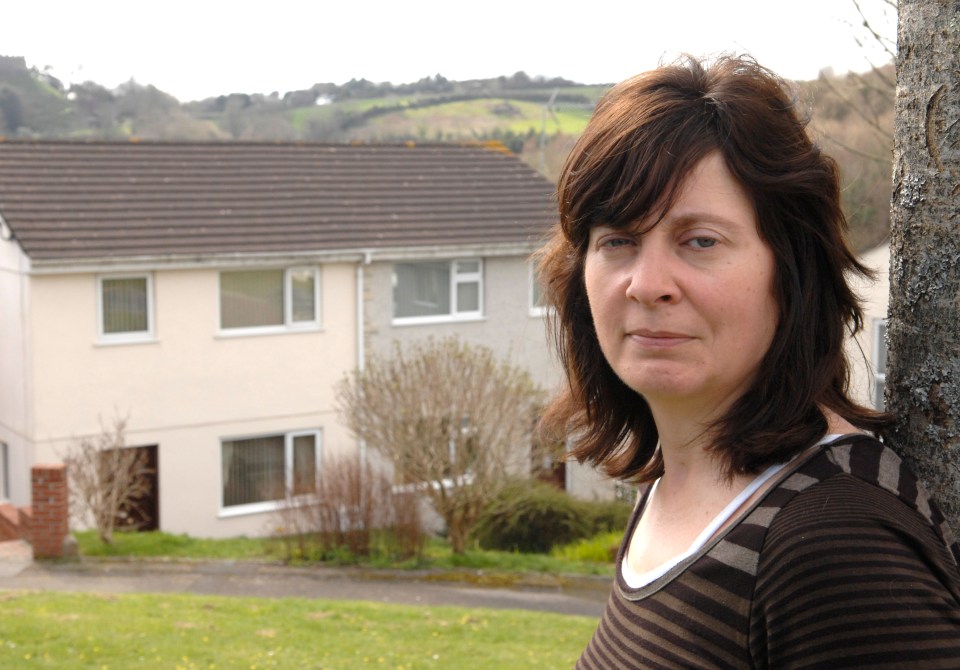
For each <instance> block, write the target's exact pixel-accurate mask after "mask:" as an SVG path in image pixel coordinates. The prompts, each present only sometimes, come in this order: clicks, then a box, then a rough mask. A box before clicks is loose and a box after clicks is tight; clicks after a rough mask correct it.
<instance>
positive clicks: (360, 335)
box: [357, 249, 373, 463]
mask: <svg viewBox="0 0 960 670" xmlns="http://www.w3.org/2000/svg"><path fill="white" fill-rule="evenodd" d="M372 261H373V251H372V250H370V249H365V250H364V252H363V259H362V261H361V262H360V263H358V264H357V370H359V371H360V372H363V368H364V363H365V362H366V348H365V342H364V339H365V338H364V318H363V317H364V310H363V308H364V304H363V302H364V301H363V296H364V286H363V273H364V270H365V269H366V267H367V266H368V265H370V263H371V262H372ZM358 446H359V451H360V462H361V463H365V462H366V460H367V445H366V443H365V442H364V441H363V440H360V444H359V445H358Z"/></svg>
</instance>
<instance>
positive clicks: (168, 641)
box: [0, 591, 596, 670]
mask: <svg viewBox="0 0 960 670" xmlns="http://www.w3.org/2000/svg"><path fill="white" fill-rule="evenodd" d="M595 627H596V620H595V619H591V618H588V617H574V616H566V615H559V614H545V613H539V612H525V611H515V610H489V609H465V608H454V607H411V606H401V605H384V604H375V603H355V602H331V601H324V600H307V599H300V598H281V599H270V600H264V599H255V598H232V597H219V596H197V595H91V594H69V593H36V592H16V591H13V592H6V593H0V668H4V669H5V670H19V669H20V668H25V669H26V668H57V669H58V670H73V669H80V668H83V669H87V668H89V669H95V670H137V669H147V668H149V669H151V670H153V669H155V668H163V669H170V670H175V669H182V670H194V669H206V670H213V669H216V668H222V669H231V670H232V669H234V668H238V669H243V670H260V669H262V668H291V669H293V668H296V669H297V670H303V669H309V670H321V669H324V670H332V669H336V668H343V669H347V668H385V669H390V670H401V669H402V670H417V669H420V668H456V669H458V670H472V669H476V670H480V669H483V670H489V669H492V668H510V669H511V670H515V669H523V668H537V669H549V668H564V669H567V668H570V667H572V666H573V664H574V663H575V662H576V659H577V657H578V656H579V654H580V652H581V651H582V650H583V648H584V646H586V644H587V641H588V640H589V638H590V635H591V634H592V633H593V630H594V628H595Z"/></svg>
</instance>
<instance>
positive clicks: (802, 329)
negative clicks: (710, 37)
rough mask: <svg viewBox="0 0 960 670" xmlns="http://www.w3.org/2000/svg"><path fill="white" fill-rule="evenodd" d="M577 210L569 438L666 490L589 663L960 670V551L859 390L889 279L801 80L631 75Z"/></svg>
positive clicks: (566, 260)
mask: <svg viewBox="0 0 960 670" xmlns="http://www.w3.org/2000/svg"><path fill="white" fill-rule="evenodd" d="M558 196H559V205H560V222H559V225H558V227H557V229H556V231H555V233H554V235H553V237H552V238H551V240H550V242H549V244H548V245H547V247H546V249H545V251H544V253H543V255H542V257H541V258H540V271H541V275H542V278H543V280H544V283H545V286H546V291H547V295H548V298H549V300H550V301H551V304H552V305H553V307H554V317H555V323H554V335H555V339H556V342H557V345H558V349H559V352H560V356H561V359H562V362H563V364H564V367H565V370H566V373H567V378H568V382H569V383H568V385H567V387H566V389H565V391H564V393H563V394H562V395H561V396H560V397H558V398H556V399H555V400H554V402H553V404H552V405H551V407H550V408H549V410H548V413H547V416H546V417H545V426H546V427H547V428H553V429H555V430H557V431H564V432H565V433H567V434H569V435H571V436H572V437H571V438H570V440H571V441H572V451H573V455H574V456H576V457H577V458H578V459H579V460H581V461H586V462H589V463H591V464H594V465H597V466H600V467H602V468H603V469H605V471H606V472H607V473H608V474H610V475H611V476H613V477H618V478H621V479H626V480H630V481H634V482H639V483H648V482H652V484H651V486H649V487H648V488H647V489H646V492H645V494H644V495H643V496H642V497H641V499H640V500H639V501H638V504H637V508H636V510H635V511H634V514H633V517H632V518H631V521H630V524H629V527H628V532H627V534H626V536H625V539H624V542H623V545H622V546H621V549H620V553H619V556H618V558H617V577H616V583H615V585H614V589H613V593H612V595H611V598H610V601H609V604H608V607H607V611H606V613H605V615H604V617H603V619H602V621H601V622H600V625H599V627H598V629H597V631H596V633H595V635H594V638H593V639H592V641H591V642H590V645H589V646H588V648H587V649H586V650H585V652H584V654H583V656H582V657H581V659H580V662H579V664H578V667H579V668H584V669H586V668H632V667H732V668H743V667H759V668H791V667H816V668H836V667H911V668H914V667H952V668H957V667H960V570H958V567H957V565H958V561H960V548H958V546H957V545H956V543H955V542H954V540H953V537H952V535H951V534H950V531H949V529H948V528H947V526H946V524H945V523H944V521H943V518H942V517H941V515H940V514H939V512H938V511H937V510H936V508H935V506H934V505H933V504H931V502H930V501H929V499H928V498H927V496H926V494H925V493H924V492H923V491H922V490H921V489H920V488H919V487H918V485H917V483H916V481H915V479H914V478H913V476H912V475H911V474H910V473H909V472H908V471H907V470H906V469H905V468H904V466H903V465H902V464H901V462H900V459H899V458H897V456H895V455H894V454H893V453H892V452H891V451H889V450H888V449H886V448H884V447H883V446H882V445H881V444H880V443H879V442H878V441H877V440H876V439H874V438H873V437H871V436H869V435H868V434H867V433H878V432H882V431H883V429H884V428H886V427H887V426H888V425H889V422H890V418H889V417H888V416H887V415H885V414H882V413H878V412H875V411H873V410H870V409H867V408H864V407H861V406H859V405H857V404H856V403H855V402H854V401H852V400H851V399H850V398H849V396H848V393H847V378H848V372H849V371H848V366H847V361H846V359H845V356H844V340H845V338H846V336H847V334H848V333H849V332H855V331H856V330H858V329H859V328H860V327H861V320H862V315H861V311H860V306H859V304H858V300H857V298H856V296H855V295H854V294H853V292H852V290H851V289H850V286H849V285H848V283H847V275H848V274H850V273H858V274H862V275H867V274H869V273H868V271H867V270H866V268H864V267H863V266H862V265H861V264H860V263H859V262H858V261H857V260H856V258H855V257H854V255H853V254H852V253H851V251H850V250H849V248H848V247H847V245H846V242H845V230H846V224H845V221H844V217H843V214H842V213H841V210H840V193H839V177H838V172H837V168H836V166H835V164H834V162H833V161H832V160H831V159H830V158H828V157H827V156H825V155H823V154H822V153H820V151H819V149H818V148H817V147H816V146H815V145H813V144H812V143H811V142H810V140H809V138H808V136H807V134H806V131H805V127H804V123H803V122H802V121H801V119H800V118H798V115H797V113H796V110H795V108H794V105H793V103H792V101H791V99H790V97H789V96H788V95H787V93H786V87H785V85H784V83H783V82H782V81H781V80H779V79H778V78H777V77H776V76H774V75H773V74H772V73H770V72H768V71H767V70H765V69H763V68H761V67H760V66H758V65H757V64H756V63H754V62H753V61H751V60H748V59H742V58H723V59H720V60H719V61H717V62H715V63H714V64H712V65H710V66H709V67H707V66H704V65H703V64H701V63H698V62H694V61H692V60H690V61H686V62H683V63H680V64H676V65H671V66H666V67H661V68H658V69H657V70H654V71H652V72H649V73H646V74H643V75H640V76H638V77H635V78H633V79H631V80H628V81H626V82H624V83H622V84H620V85H618V86H616V87H614V88H613V89H612V90H611V91H610V92H609V93H608V94H607V95H606V96H605V97H604V99H603V100H601V102H600V104H599V105H598V107H597V110H596V112H595V114H594V116H593V118H592V120H591V121H590V124H589V125H588V127H587V129H586V131H585V132H584V134H583V135H582V136H581V138H580V140H579V141H578V143H577V145H576V147H575V148H574V149H573V151H572V153H571V155H570V156H569V158H568V159H567V162H566V165H565V166H564V169H563V172H562V174H561V177H560V183H559V187H558Z"/></svg>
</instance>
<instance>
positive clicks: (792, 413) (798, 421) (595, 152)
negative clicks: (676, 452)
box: [538, 57, 890, 481]
mask: <svg viewBox="0 0 960 670" xmlns="http://www.w3.org/2000/svg"><path fill="white" fill-rule="evenodd" d="M805 126H806V124H805V121H804V120H803V119H802V118H801V117H800V116H799V115H798V114H797V112H796V108H795V105H794V103H793V100H792V98H791V96H790V95H788V93H787V86H786V84H785V83H784V82H783V81H782V80H781V79H780V78H778V77H777V76H776V75H774V74H773V73H771V72H770V71H768V70H766V69H764V68H763V67H761V66H760V65H758V64H757V63H756V62H754V61H753V60H751V59H748V58H742V57H724V58H720V59H718V60H717V61H716V62H715V63H713V64H712V65H709V66H705V65H704V64H702V63H701V62H699V61H697V60H694V59H692V58H686V59H684V60H683V61H681V62H679V63H677V64H673V65H667V66H663V67H660V68H657V69H656V70H652V71H650V72H647V73H645V74H641V75H638V76H636V77H634V78H632V79H629V80H627V81H625V82H623V83H621V84H619V85H617V86H615V87H614V88H612V89H611V90H610V91H609V92H608V93H607V94H606V95H605V96H604V97H603V98H602V99H601V101H600V103H599V104H598V106H597V109H596V111H595V113H594V115H593V118H592V119H591V120H590V123H589V124H588V126H587V128H586V130H585V131H584V133H583V135H581V137H580V139H579V141H578V142H577V144H576V146H575V147H574V148H573V150H572V152H571V153H570V155H569V157H568V158H567V161H566V163H565V165H564V167H563V170H562V172H561V175H560V181H559V186H558V189H557V191H558V198H559V206H560V220H559V222H558V224H557V225H556V226H555V228H554V231H553V233H552V235H551V238H550V239H549V241H548V243H547V245H546V246H545V248H544V249H543V250H542V252H541V253H540V255H539V258H538V263H539V274H540V279H541V281H542V283H543V284H544V290H545V294H546V296H547V300H548V302H549V304H550V305H551V307H552V308H553V316H552V319H551V326H552V334H553V339H554V342H555V344H556V347H557V349H558V352H559V355H560V359H561V362H562V363H563V367H564V369H565V372H566V375H567V380H568V385H567V386H566V388H565V389H564V390H563V391H562V392H561V393H560V394H559V395H558V396H557V397H556V398H554V400H553V402H552V403H551V404H550V406H549V407H548V408H547V412H546V414H545V416H544V420H543V423H542V425H543V427H544V428H545V429H547V431H548V432H554V433H559V434H563V433H569V435H570V436H571V439H572V442H573V444H572V455H573V456H575V457H576V458H577V459H578V460H580V461H587V462H589V463H591V464H594V465H599V466H602V467H603V468H604V469H605V470H606V472H607V473H608V474H609V475H611V476H614V477H620V478H626V479H632V480H636V481H648V480H650V479H652V478H654V477H656V476H658V475H659V474H661V473H662V469H663V464H662V461H661V460H660V457H659V453H658V452H657V450H656V444H657V440H658V435H657V428H656V425H655V424H654V421H653V417H652V414H651V412H650V409H649V407H648V406H647V403H646V401H645V400H644V399H643V397H642V396H640V395H639V394H638V393H636V392H635V391H633V390H632V389H630V388H629V387H628V386H627V385H626V384H624V383H623V382H622V381H621V380H620V379H619V377H617V375H616V374H615V373H614V371H613V369H612V368H611V367H610V365H609V364H608V363H607V361H606V359H605V358H604V356H603V354H602V352H601V350H600V345H599V342H598V340H597V335H596V332H595V330H594V326H593V320H592V317H591V313H590V307H589V304H588V302H587V295H586V290H585V287H584V281H583V268H584V257H585V254H586V250H587V241H588V239H589V235H590V229H591V228H592V227H593V226H595V225H597V224H600V223H602V224H604V225H608V226H613V227H629V226H632V225H635V224H636V222H638V221H640V220H641V219H643V218H644V217H645V216H648V215H650V214H651V213H664V212H666V211H667V210H668V209H669V208H670V205H671V204H672V203H673V202H674V201H675V200H676V198H677V196H678V192H679V190H680V188H681V186H682V182H683V180H684V178H685V177H686V176H687V175H688V174H689V173H690V171H691V170H692V169H693V167H694V166H695V165H696V164H697V163H698V162H699V161H700V160H702V159H703V158H704V157H706V156H707V155H708V154H710V153H712V152H714V151H717V152H719V153H720V154H721V155H722V156H723V158H724V160H725V162H726V165H727V167H728V168H729V170H730V172H731V174H733V175H734V177H735V178H736V179H737V180H738V181H739V182H740V183H741V185H742V186H743V188H744V190H745V192H746V193H747V194H748V195H749V197H750V199H751V200H752V202H753V204H754V207H755V214H756V220H757V227H758V232H759V234H760V237H761V238H762V239H763V240H764V242H765V243H766V244H767V245H768V246H769V247H770V249H771V250H772V252H773V255H774V258H775V266H776V271H775V280H774V295H775V296H776V299H777V304H778V308H779V321H778V326H777V331H776V335H775V336H774V341H773V343H772V345H771V346H770V349H769V351H767V353H766V355H765V357H764V358H763V360H762V362H761V364H760V369H759V371H758V373H757V375H756V378H755V380H754V381H753V384H752V386H751V387H750V388H749V389H748V390H747V391H746V392H745V393H744V394H743V395H742V396H741V397H740V398H739V399H738V400H737V401H736V402H735V403H734V404H733V405H732V406H731V407H730V408H729V409H728V410H727V412H726V414H725V415H724V416H722V417H720V418H719V419H718V420H717V421H716V422H715V423H714V424H713V425H711V426H709V430H710V431H711V434H710V437H711V445H712V446H711V448H712V449H713V450H714V453H715V454H717V455H718V457H719V458H720V460H721V462H722V464H723V467H724V470H725V472H726V473H727V474H738V473H750V472H757V471H759V470H760V469H762V468H763V467H765V466H766V465H769V464H772V463H775V462H780V461H785V460H788V459H789V458H790V457H791V456H793V455H795V454H796V453H798V452H799V451H801V450H802V449H804V448H806V447H808V446H809V445H811V444H813V443H814V442H816V441H817V440H818V439H820V438H821V437H822V436H823V435H824V434H825V432H826V428H827V422H826V419H825V417H824V416H823V412H822V411H821V408H828V409H830V410H833V411H834V412H836V413H837V414H838V415H839V416H841V417H843V418H844V419H846V420H847V421H849V422H850V423H852V424H853V425H855V426H857V427H859V428H863V429H868V430H872V431H875V432H876V431H879V430H882V429H883V428H884V427H886V426H887V425H889V423H890V417H889V416H888V415H886V414H883V413H880V412H875V411H873V410H870V409H867V408H864V407H861V406H859V405H857V404H856V403H854V402H853V401H852V400H851V399H850V398H849V397H848V392H847V386H848V377H849V368H848V363H847V359H846V356H845V354H844V349H843V347H844V340H845V338H846V335H847V333H853V332H856V331H858V330H859V329H860V328H861V327H862V324H863V315H862V311H861V308H860V304H859V300H858V298H857V296H856V295H855V294H854V293H853V291H852V290H851V288H850V286H849V285H848V283H847V279H846V273H848V272H852V273H856V274H860V275H863V276H870V271H869V270H868V269H867V268H865V267H864V266H863V265H862V264H861V263H860V262H859V261H858V260H857V259H856V257H855V256H854V254H853V253H852V252H851V250H850V248H849V247H848V245H847V242H846V229H847V225H846V220H845V218H844V215H843V212H842V211H841V209H840V185H839V182H840V178H839V172H838V169H837V166H836V163H835V162H834V161H833V160H832V159H831V158H830V157H828V156H826V155H824V154H823V153H821V151H820V149H819V148H818V147H817V146H816V145H814V144H813V143H812V142H811V141H810V138H809V137H808V136H807V133H806V127H805Z"/></svg>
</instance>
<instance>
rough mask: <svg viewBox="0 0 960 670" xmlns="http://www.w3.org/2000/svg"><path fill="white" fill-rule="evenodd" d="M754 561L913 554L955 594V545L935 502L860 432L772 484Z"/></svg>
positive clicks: (847, 564) (852, 560) (839, 560)
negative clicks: (775, 501) (773, 506)
mask: <svg viewBox="0 0 960 670" xmlns="http://www.w3.org/2000/svg"><path fill="white" fill-rule="evenodd" d="M778 489H779V493H780V496H781V498H780V503H781V508H780V509H779V510H778V511H777V513H776V515H774V516H773V517H772V520H771V523H770V525H769V528H768V530H767V533H766V537H765V539H764V544H763V550H762V552H761V553H762V556H763V558H762V561H761V563H763V562H767V561H774V562H782V561H790V562H794V563H796V562H798V561H814V562H816V563H818V564H819V569H823V568H824V567H825V563H830V564H835V565H836V566H838V567H842V568H843V569H844V570H848V569H850V568H851V567H852V566H854V565H856V564H858V563H861V562H863V561H872V562H874V563H876V562H878V561H882V560H885V559H884V558H883V557H886V558H887V559H889V560H893V561H894V562H896V561H898V560H900V559H899V558H896V557H901V558H903V557H910V558H911V560H912V559H913V558H915V559H918V560H919V561H920V562H921V563H923V564H925V565H926V566H927V569H929V570H931V571H933V572H934V573H936V574H938V575H939V578H940V579H941V581H944V582H945V583H947V584H949V585H950V587H951V589H952V590H953V591H954V593H955V594H956V596H957V597H958V598H960V567H958V566H960V546H958V545H957V542H956V540H955V538H954V534H953V532H952V530H951V529H950V527H949V525H948V524H947V522H946V521H945V519H944V517H943V515H942V514H941V513H940V510H939V509H938V508H937V505H936V503H935V502H934V501H933V500H932V499H931V498H930V496H929V495H928V494H927V492H926V490H925V489H924V488H923V486H922V485H921V484H920V483H919V482H918V481H917V479H916V477H915V476H914V475H913V473H912V472H911V471H910V469H909V468H908V467H907V465H906V464H905V463H904V461H903V459H901V458H900V457H899V456H898V455H897V454H896V453H895V452H894V451H893V450H892V449H890V448H889V447H887V446H885V445H883V444H882V443H880V442H879V441H877V440H876V439H874V438H872V437H869V436H866V435H851V436H844V437H842V438H839V439H836V440H834V441H832V442H830V443H829V444H827V445H825V446H824V448H823V449H822V450H821V451H819V452H818V453H817V454H816V455H815V456H814V457H813V458H810V459H809V460H808V461H807V462H805V463H803V464H802V465H801V466H800V467H798V468H797V469H796V470H795V471H794V472H793V473H792V474H791V475H790V476H788V477H787V478H786V479H784V480H783V481H782V482H781V483H780V485H779V487H778Z"/></svg>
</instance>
